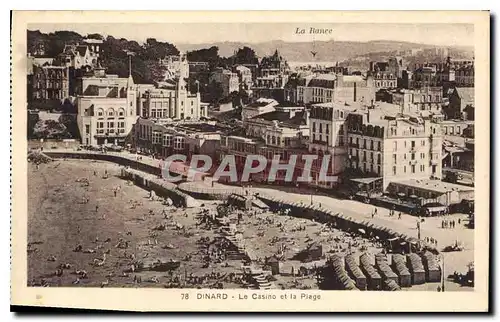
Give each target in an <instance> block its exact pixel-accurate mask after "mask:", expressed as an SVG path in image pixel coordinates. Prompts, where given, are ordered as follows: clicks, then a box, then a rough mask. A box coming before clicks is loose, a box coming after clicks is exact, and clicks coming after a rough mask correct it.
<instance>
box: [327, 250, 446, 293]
mask: <svg viewBox="0 0 500 322" xmlns="http://www.w3.org/2000/svg"><path fill="white" fill-rule="evenodd" d="M441 274H442V272H441V267H440V265H439V263H438V260H437V256H436V255H434V254H432V253H431V252H428V251H427V252H423V253H420V254H417V253H410V254H407V255H403V254H390V255H389V256H388V255H386V254H384V253H378V254H376V255H375V256H372V255H370V254H369V253H363V254H361V255H360V256H356V255H353V254H349V255H346V256H344V257H343V256H340V255H333V256H332V257H331V258H330V259H329V260H328V261H327V265H326V266H325V267H324V269H323V272H322V274H321V281H320V287H321V288H323V289H337V290H386V291H398V290H400V289H401V288H405V287H411V286H412V285H419V284H424V283H433V282H440V281H441Z"/></svg>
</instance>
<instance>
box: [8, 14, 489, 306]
mask: <svg viewBox="0 0 500 322" xmlns="http://www.w3.org/2000/svg"><path fill="white" fill-rule="evenodd" d="M489 21H490V17H489V12H486V11H484V12H481V11H468V12H467V11H464V12H456V11H449V12H447V11H428V12H410V11H407V12H382V11H372V12H370V11H365V12H327V11H325V12H286V11H282V12H271V11H263V12H257V11H255V12H252V11H247V12H245V11H240V12H196V11H193V12H110V11H107V12H100V11H95V12H90V11H89V12H85V11H78V12H77V11H75V12H71V11H67V12H64V11H57V12H56V11H53V12H51V11H46V12H43V11H33V12H29V11H26V12H14V13H13V16H12V57H11V63H12V107H11V108H12V122H13V123H12V124H13V125H12V151H13V155H12V170H11V171H12V180H13V181H12V207H13V208H12V209H13V210H12V211H13V212H12V276H11V278H12V299H11V301H12V302H11V303H12V305H23V306H24V305H29V306H42V307H64V308H89V309H108V310H130V311H166V312H168V311H228V312H231V311H257V312H263V311H311V312H312V311H317V312H325V311H329V312H345V311H349V312H365V311H382V312H395V311H418V312H427V311H436V312H437V311H444V312H449V311H456V312H485V311H488V310H489V307H488V293H489V284H488V281H489V274H490V272H489V270H488V266H489V257H488V256H489V255H488V253H489V246H490V245H489V189H490V187H489V169H490V164H489V160H490V157H489V156H490V143H489V137H490V128H489V125H490V120H489V118H490V100H489V88H490V84H489V82H490V69H489V61H490V56H489V52H490V48H489V46H490V45H489V40H490V37H489V33H490V22H489ZM476 107H477V108H478V110H477V111H476ZM476 123H477V125H478V131H475V125H476ZM476 139H477V143H478V148H477V149H476V148H475V140H476ZM476 214H478V215H479V216H478V217H476V216H475V215H476ZM476 273H477V274H476Z"/></svg>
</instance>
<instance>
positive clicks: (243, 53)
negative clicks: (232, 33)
mask: <svg viewBox="0 0 500 322" xmlns="http://www.w3.org/2000/svg"><path fill="white" fill-rule="evenodd" d="M233 61H234V64H258V63H259V58H258V57H257V55H256V54H255V51H254V50H253V49H252V48H250V47H247V46H245V47H243V48H240V49H238V51H237V52H236V54H235V55H234V56H233Z"/></svg>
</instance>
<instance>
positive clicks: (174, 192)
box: [121, 168, 200, 208]
mask: <svg viewBox="0 0 500 322" xmlns="http://www.w3.org/2000/svg"><path fill="white" fill-rule="evenodd" d="M121 176H122V177H123V178H124V179H128V180H131V181H133V182H134V183H135V184H136V185H138V186H139V187H142V188H144V189H146V190H148V191H150V190H153V191H154V192H155V193H156V195H158V196H160V197H164V198H170V199H172V201H173V203H174V205H176V206H180V207H188V208H193V207H199V206H200V205H199V202H197V201H196V200H195V199H194V198H193V197H191V196H189V195H187V194H186V193H184V192H182V191H180V190H179V189H177V186H176V185H175V184H173V183H170V182H167V181H165V180H162V179H160V178H153V177H152V176H148V175H146V174H144V173H140V172H139V171H137V170H134V169H130V168H123V169H121ZM148 177H149V178H148Z"/></svg>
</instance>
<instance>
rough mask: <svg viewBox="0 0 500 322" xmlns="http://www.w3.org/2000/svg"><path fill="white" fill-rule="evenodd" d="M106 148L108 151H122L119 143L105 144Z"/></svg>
mask: <svg viewBox="0 0 500 322" xmlns="http://www.w3.org/2000/svg"><path fill="white" fill-rule="evenodd" d="M106 149H108V150H110V151H113V152H122V151H123V147H122V146H119V145H114V144H113V145H110V146H106Z"/></svg>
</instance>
